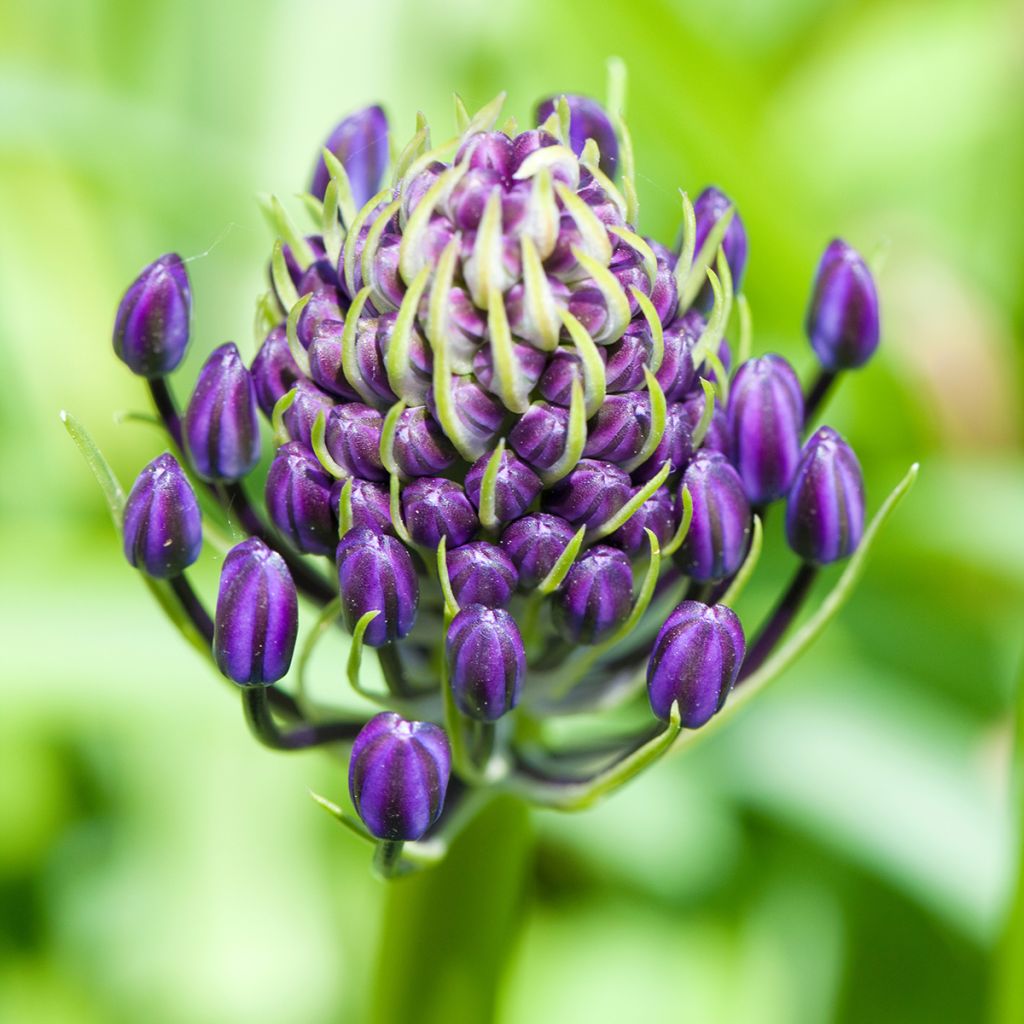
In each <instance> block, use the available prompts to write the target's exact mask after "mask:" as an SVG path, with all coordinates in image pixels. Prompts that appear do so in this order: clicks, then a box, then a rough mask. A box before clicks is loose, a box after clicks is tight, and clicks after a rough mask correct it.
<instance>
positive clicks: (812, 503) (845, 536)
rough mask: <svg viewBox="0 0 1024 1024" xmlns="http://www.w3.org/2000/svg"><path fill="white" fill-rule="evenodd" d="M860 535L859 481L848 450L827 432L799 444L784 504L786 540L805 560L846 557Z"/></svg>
mask: <svg viewBox="0 0 1024 1024" xmlns="http://www.w3.org/2000/svg"><path fill="white" fill-rule="evenodd" d="M863 535H864V477H863V476H862V474H861V470H860V463H859V462H858V461H857V456H856V455H855V454H854V453H853V449H852V448H851V447H850V446H849V445H848V444H847V443H846V442H845V441H844V440H843V439H842V437H840V436H839V434H837V433H836V432H835V431H834V430H833V429H832V428H831V427H822V428H821V429H820V430H818V431H817V432H816V433H815V434H813V435H812V436H811V437H810V438H808V440H807V443H806V444H805V445H804V450H803V452H802V453H801V456H800V464H799V465H798V466H797V470H796V475H795V477H794V479H793V486H792V488H791V490H790V492H789V498H788V499H787V501H786V538H787V539H788V540H789V546H790V547H791V548H792V549H793V550H794V551H795V552H796V553H797V554H798V555H799V556H800V557H801V558H803V559H804V560H805V561H808V562H815V563H817V564H819V565H826V564H828V563H829V562H837V561H839V559H841V558H846V557H847V556H848V555H852V554H853V552H854V551H856V550H857V545H858V544H860V539H861V537H862V536H863Z"/></svg>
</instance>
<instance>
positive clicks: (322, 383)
mask: <svg viewBox="0 0 1024 1024" xmlns="http://www.w3.org/2000/svg"><path fill="white" fill-rule="evenodd" d="M344 333H345V325H344V323H342V321H341V320H324V321H322V322H321V323H319V324H317V326H316V329H315V330H314V331H313V334H312V336H311V337H310V341H309V349H308V352H309V375H310V377H312V378H313V380H314V382H315V383H316V384H317V386H318V387H321V388H323V389H324V391H327V392H330V394H332V395H335V396H336V397H338V398H341V399H344V400H345V401H346V402H361V401H362V397H361V396H360V394H359V392H358V391H356V389H355V388H354V387H352V384H351V383H350V381H349V379H348V378H347V377H346V376H345V367H344V366H343V365H342V361H341V338H342V335H343V334H344Z"/></svg>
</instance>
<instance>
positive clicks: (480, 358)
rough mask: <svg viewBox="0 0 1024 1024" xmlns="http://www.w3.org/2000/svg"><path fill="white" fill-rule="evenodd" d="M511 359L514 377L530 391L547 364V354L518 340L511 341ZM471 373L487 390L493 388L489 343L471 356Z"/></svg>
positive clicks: (492, 363)
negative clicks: (524, 383)
mask: <svg viewBox="0 0 1024 1024" xmlns="http://www.w3.org/2000/svg"><path fill="white" fill-rule="evenodd" d="M512 361H513V363H514V365H515V370H514V372H515V374H516V377H517V378H518V379H520V380H523V381H525V382H526V384H527V385H528V387H527V389H526V390H528V391H532V390H533V389H534V388H535V387H536V386H537V381H539V380H540V375H541V374H542V373H543V372H544V367H545V366H546V365H547V361H548V360H547V356H546V355H545V354H544V353H543V352H539V351H538V350H537V349H535V348H533V346H532V345H523V344H521V343H520V342H513V343H512ZM473 373H474V374H475V375H476V379H477V380H478V381H479V382H480V383H481V384H483V386H484V387H485V388H487V389H488V390H493V385H494V354H493V353H492V352H491V346H490V345H484V346H483V347H482V348H480V349H478V350H477V352H476V354H475V355H474V356H473Z"/></svg>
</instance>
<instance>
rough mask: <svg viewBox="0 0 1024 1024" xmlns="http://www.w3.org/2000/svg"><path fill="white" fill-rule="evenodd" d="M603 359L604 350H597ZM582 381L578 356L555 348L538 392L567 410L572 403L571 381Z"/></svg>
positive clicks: (581, 365)
mask: <svg viewBox="0 0 1024 1024" xmlns="http://www.w3.org/2000/svg"><path fill="white" fill-rule="evenodd" d="M598 354H599V355H601V356H602V358H603V357H604V349H598ZM575 380H579V381H580V382H582V380H583V364H582V362H581V361H580V357H579V355H578V354H577V353H576V352H575V350H573V349H571V348H557V349H555V351H554V352H553V353H552V355H551V358H550V359H549V360H548V365H547V368H546V369H545V370H544V372H543V373H542V374H541V377H540V381H539V383H538V390H539V391H540V394H541V397H542V398H544V399H546V400H547V401H549V402H551V404H552V405H560V406H563V407H564V408H566V409H567V408H568V407H569V404H570V402H571V401H572V385H573V381H575Z"/></svg>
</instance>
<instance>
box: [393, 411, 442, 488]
mask: <svg viewBox="0 0 1024 1024" xmlns="http://www.w3.org/2000/svg"><path fill="white" fill-rule="evenodd" d="M392 454H393V455H394V459H395V464H396V465H397V466H398V468H399V470H400V471H401V472H402V473H403V474H405V476H437V475H438V474H440V473H443V472H444V471H445V470H446V469H447V468H448V467H449V466H450V465H451V464H452V463H453V462H454V461H455V457H456V456H455V449H454V448H453V447H452V443H451V441H449V440H448V438H447V437H446V436H445V432H444V431H443V430H442V429H441V424H440V423H438V422H437V420H435V419H434V417H433V416H431V415H430V410H429V409H427V408H426V407H425V406H422V405H418V406H416V407H415V408H413V409H405V410H403V412H402V413H401V415H400V416H399V417H398V423H397V424H396V426H395V438H394V444H393V446H392Z"/></svg>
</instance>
